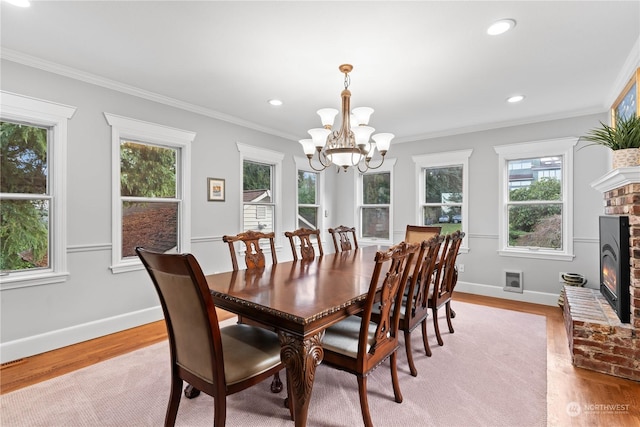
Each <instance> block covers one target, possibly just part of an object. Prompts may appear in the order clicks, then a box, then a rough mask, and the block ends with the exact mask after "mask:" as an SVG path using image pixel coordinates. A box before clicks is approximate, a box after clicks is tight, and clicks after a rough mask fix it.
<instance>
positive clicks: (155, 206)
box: [105, 113, 195, 273]
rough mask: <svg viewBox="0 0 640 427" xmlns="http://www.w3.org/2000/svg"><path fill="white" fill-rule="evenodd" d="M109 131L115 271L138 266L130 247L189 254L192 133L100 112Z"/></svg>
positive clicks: (113, 265) (113, 260) (132, 248)
mask: <svg viewBox="0 0 640 427" xmlns="http://www.w3.org/2000/svg"><path fill="white" fill-rule="evenodd" d="M105 117H106V118H107V122H108V123H109V124H110V125H111V127H112V142H111V143H112V162H113V163H112V165H113V180H112V186H113V195H112V197H113V199H112V201H113V207H112V212H113V219H112V224H113V234H112V239H113V249H112V254H113V255H112V256H113V259H112V267H111V268H112V270H113V272H114V273H119V272H123V271H130V270H137V269H140V268H142V264H141V263H140V261H139V260H138V257H137V256H136V253H135V248H136V247H138V246H141V247H144V248H145V249H150V250H154V251H158V252H188V251H189V250H190V243H191V232H190V222H189V221H190V220H189V219H190V217H191V215H190V203H189V195H190V180H189V177H190V176H191V172H190V164H191V160H190V157H191V156H190V150H191V142H192V141H193V139H194V138H195V133H193V132H188V131H184V130H180V129H174V128H168V127H165V126H162V125H158V124H154V123H148V122H142V121H139V120H134V119H129V118H125V117H120V116H116V115H113V114H109V113H105Z"/></svg>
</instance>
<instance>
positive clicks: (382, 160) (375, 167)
mask: <svg viewBox="0 0 640 427" xmlns="http://www.w3.org/2000/svg"><path fill="white" fill-rule="evenodd" d="M369 162H370V160H367V159H365V160H364V163H365V164H366V165H367V169H378V168H379V167H380V166H382V164H383V163H384V156H382V159H381V160H380V164H379V165H378V166H371V165H370V164H369ZM358 170H360V167H358Z"/></svg>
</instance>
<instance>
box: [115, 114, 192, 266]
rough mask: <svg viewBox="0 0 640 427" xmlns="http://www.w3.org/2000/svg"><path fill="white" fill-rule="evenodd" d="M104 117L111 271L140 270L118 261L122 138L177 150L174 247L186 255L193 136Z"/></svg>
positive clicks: (134, 260) (132, 262) (136, 261)
mask: <svg viewBox="0 0 640 427" xmlns="http://www.w3.org/2000/svg"><path fill="white" fill-rule="evenodd" d="M104 116H105V118H106V119H107V123H109V125H110V126H111V168H112V172H111V188H112V196H111V210H112V220H111V221H112V222H111V230H112V235H111V239H112V250H111V271H112V272H113V273H114V274H115V273H124V272H127V271H135V270H141V269H143V268H144V266H143V265H142V263H141V262H140V260H139V259H138V258H130V259H126V260H124V259H122V202H121V197H120V141H121V140H122V139H132V140H136V141H140V142H146V143H151V144H157V145H163V146H166V147H173V148H178V149H179V150H180V153H181V154H180V156H179V157H180V171H181V173H180V175H179V176H178V177H177V179H178V186H179V191H180V193H179V194H180V195H181V197H180V198H181V200H182V201H181V203H180V210H179V213H178V245H179V247H180V251H181V252H190V251H191V143H192V142H193V140H194V139H195V137H196V133H195V132H190V131H186V130H182V129H176V128H171V127H167V126H164V125H159V124H155V123H149V122H144V121H141V120H137V119H130V118H127V117H122V116H117V115H115V114H111V113H106V112H105V113H104Z"/></svg>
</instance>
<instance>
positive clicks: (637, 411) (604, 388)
mask: <svg viewBox="0 0 640 427" xmlns="http://www.w3.org/2000/svg"><path fill="white" fill-rule="evenodd" d="M454 299H455V300H457V301H463V302H469V303H474V304H482V305H487V306H491V307H496V308H502V309H507V310H515V311H521V312H526V313H533V314H538V315H541V316H545V317H546V318H547V420H548V421H547V425H548V426H551V427H555V426H558V427H565V426H572V427H573V426H575V427H599V426H607V427H638V426H640V383H638V382H635V381H630V380H624V379H622V378H617V377H613V376H609V375H603V374H599V373H596V372H593V371H589V370H586V369H581V368H575V367H573V366H572V365H571V358H570V355H569V345H568V341H567V335H566V331H565V327H564V322H563V318H562V311H561V310H560V308H559V307H549V306H543V305H538V304H528V303H521V302H516V301H509V300H503V299H497V298H489V297H484V296H479V295H471V294H463V293H456V294H455V298H454ZM454 304H455V302H454ZM219 316H220V320H224V319H226V318H229V317H233V315H231V314H230V313H226V312H223V311H219ZM454 322H455V319H454ZM166 337H167V334H166V329H165V325H164V322H163V321H159V322H154V323H150V324H148V325H144V326H140V327H138V328H133V329H129V330H127V331H122V332H118V333H116V334H112V335H108V336H105V337H101V338H97V339H94V340H91V341H87V342H84V343H80V344H76V345H72V346H69V347H65V348H61V349H58V350H54V351H50V352H47V353H43V354H40V355H36V356H33V357H29V358H26V359H23V360H21V361H18V362H15V363H8V364H5V365H3V366H2V369H1V370H0V393H8V392H11V391H13V390H17V389H20V388H23V387H27V386H29V385H32V384H35V383H38V382H40V381H44V380H46V379H49V378H53V377H56V376H59V375H64V374H66V373H69V372H71V371H74V370H76V369H80V368H83V367H85V366H89V365H91V364H94V363H98V362H101V361H103V360H106V359H109V358H112V357H115V356H118V355H120V354H124V353H127V352H130V351H133V350H136V349H138V348H141V347H144V346H148V345H151V344H154V343H156V342H159V341H162V340H164V339H166ZM496 402H497V404H500V405H504V404H508V403H509V399H508V396H504V397H502V398H500V399H497V400H496ZM569 407H570V408H572V409H575V408H578V410H579V414H577V415H574V416H571V415H570V414H569V412H570V411H568V408H569Z"/></svg>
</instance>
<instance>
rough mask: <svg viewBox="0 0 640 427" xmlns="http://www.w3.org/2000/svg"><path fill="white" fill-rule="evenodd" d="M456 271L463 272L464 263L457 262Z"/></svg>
mask: <svg viewBox="0 0 640 427" xmlns="http://www.w3.org/2000/svg"><path fill="white" fill-rule="evenodd" d="M458 272H459V273H464V264H458Z"/></svg>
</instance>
